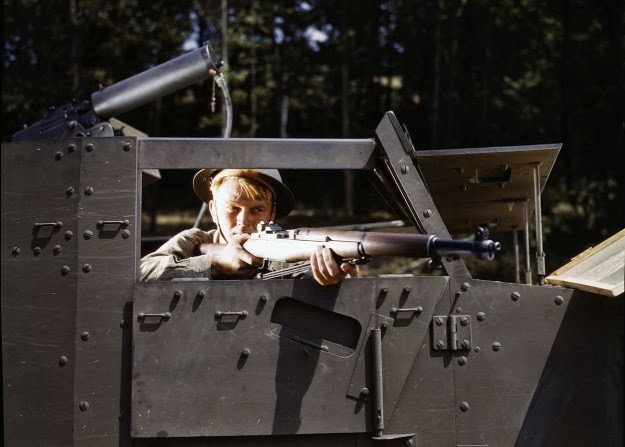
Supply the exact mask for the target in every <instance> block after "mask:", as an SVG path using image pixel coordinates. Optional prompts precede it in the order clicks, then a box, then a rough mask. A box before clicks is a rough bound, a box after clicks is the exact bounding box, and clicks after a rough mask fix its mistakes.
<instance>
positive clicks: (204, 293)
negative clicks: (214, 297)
mask: <svg viewBox="0 0 625 447" xmlns="http://www.w3.org/2000/svg"><path fill="white" fill-rule="evenodd" d="M197 296H198V298H204V297H205V296H206V291H205V290H203V289H200V290H199V291H198V293H197Z"/></svg>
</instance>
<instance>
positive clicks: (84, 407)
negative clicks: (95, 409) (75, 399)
mask: <svg viewBox="0 0 625 447" xmlns="http://www.w3.org/2000/svg"><path fill="white" fill-rule="evenodd" d="M78 408H80V411H87V410H88V409H89V402H87V401H86V400H83V401H81V402H80V403H79V404H78Z"/></svg>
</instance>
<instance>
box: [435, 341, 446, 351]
mask: <svg viewBox="0 0 625 447" xmlns="http://www.w3.org/2000/svg"><path fill="white" fill-rule="evenodd" d="M436 347H437V348H438V349H443V348H444V347H445V342H444V341H443V340H436Z"/></svg>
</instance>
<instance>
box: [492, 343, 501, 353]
mask: <svg viewBox="0 0 625 447" xmlns="http://www.w3.org/2000/svg"><path fill="white" fill-rule="evenodd" d="M500 349H501V343H499V342H498V341H496V342H494V343H493V351H499V350H500Z"/></svg>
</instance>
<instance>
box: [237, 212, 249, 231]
mask: <svg viewBox="0 0 625 447" xmlns="http://www.w3.org/2000/svg"><path fill="white" fill-rule="evenodd" d="M249 224H250V212H249V211H248V210H247V209H245V208H241V210H240V211H239V213H238V214H237V225H240V226H242V227H245V226H247V225H249Z"/></svg>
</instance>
